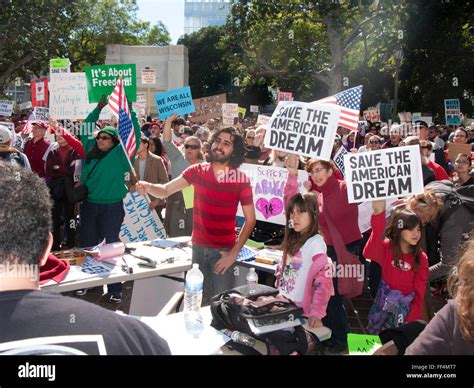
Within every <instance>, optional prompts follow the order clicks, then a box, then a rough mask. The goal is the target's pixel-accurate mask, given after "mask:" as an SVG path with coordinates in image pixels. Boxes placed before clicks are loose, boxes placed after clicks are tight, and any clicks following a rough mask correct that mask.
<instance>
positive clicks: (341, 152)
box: [332, 146, 348, 177]
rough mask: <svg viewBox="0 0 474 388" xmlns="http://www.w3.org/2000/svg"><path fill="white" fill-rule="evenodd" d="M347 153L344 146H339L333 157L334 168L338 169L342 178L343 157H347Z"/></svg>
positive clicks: (343, 173)
mask: <svg viewBox="0 0 474 388" xmlns="http://www.w3.org/2000/svg"><path fill="white" fill-rule="evenodd" d="M347 154H348V152H347V150H346V149H345V147H344V146H341V147H340V148H339V149H338V150H337V152H336V154H335V155H334V157H333V159H332V161H333V162H334V164H335V165H336V167H337V168H338V169H339V171H340V172H341V174H342V177H344V176H345V172H344V156H345V155H347Z"/></svg>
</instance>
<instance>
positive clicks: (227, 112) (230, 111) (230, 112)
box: [222, 104, 239, 125]
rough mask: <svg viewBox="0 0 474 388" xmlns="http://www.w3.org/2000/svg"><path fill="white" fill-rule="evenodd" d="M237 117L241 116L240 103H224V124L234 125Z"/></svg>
mask: <svg viewBox="0 0 474 388" xmlns="http://www.w3.org/2000/svg"><path fill="white" fill-rule="evenodd" d="M236 117H239V105H238V104H222V124H224V125H234V119H235V118H236Z"/></svg>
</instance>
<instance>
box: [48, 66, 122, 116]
mask: <svg viewBox="0 0 474 388" xmlns="http://www.w3.org/2000/svg"><path fill="white" fill-rule="evenodd" d="M50 92H51V96H50V101H49V112H50V114H51V117H54V118H55V119H58V120H81V119H85V118H86V117H87V115H88V114H89V113H90V112H91V111H92V110H93V109H94V108H95V107H96V105H97V104H94V103H92V104H91V103H89V102H88V98H87V85H86V74H85V73H60V74H54V75H53V76H52V77H51V82H50ZM112 115H113V114H112V111H111V110H110V108H109V106H108V105H107V106H105V107H104V108H103V109H102V111H101V112H100V116H99V119H100V120H110V118H111V117H112Z"/></svg>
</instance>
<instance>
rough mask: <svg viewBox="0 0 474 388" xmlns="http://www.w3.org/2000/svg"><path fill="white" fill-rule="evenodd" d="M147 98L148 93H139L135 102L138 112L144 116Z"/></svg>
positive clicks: (134, 105)
mask: <svg viewBox="0 0 474 388" xmlns="http://www.w3.org/2000/svg"><path fill="white" fill-rule="evenodd" d="M146 104H147V98H146V93H137V102H135V103H134V104H133V107H134V109H135V110H136V112H137V114H140V115H142V116H144V115H145V111H146V108H147V105H146Z"/></svg>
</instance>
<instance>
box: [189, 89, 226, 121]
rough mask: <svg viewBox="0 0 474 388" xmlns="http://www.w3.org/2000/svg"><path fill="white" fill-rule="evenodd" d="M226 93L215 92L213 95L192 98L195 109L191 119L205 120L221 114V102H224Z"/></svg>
mask: <svg viewBox="0 0 474 388" xmlns="http://www.w3.org/2000/svg"><path fill="white" fill-rule="evenodd" d="M226 101H227V100H226V95H225V93H223V94H216V95H214V96H209V97H202V98H197V99H195V100H193V103H194V108H195V109H196V111H195V112H194V113H193V117H192V119H191V120H192V121H194V122H197V121H203V122H205V121H207V120H209V119H214V118H216V117H221V116H222V104H225V103H226Z"/></svg>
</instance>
